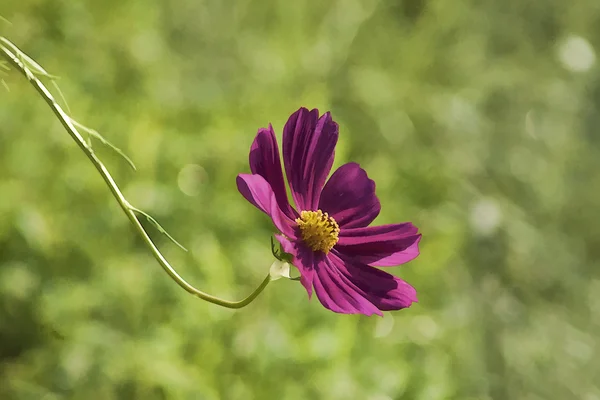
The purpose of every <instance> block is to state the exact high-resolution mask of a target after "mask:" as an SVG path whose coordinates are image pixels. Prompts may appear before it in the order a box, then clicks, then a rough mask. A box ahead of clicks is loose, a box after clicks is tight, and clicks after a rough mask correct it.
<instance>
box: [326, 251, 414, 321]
mask: <svg viewBox="0 0 600 400" xmlns="http://www.w3.org/2000/svg"><path fill="white" fill-rule="evenodd" d="M328 259H329V260H330V262H331V265H333V266H335V268H337V271H339V277H341V278H342V279H344V280H345V282H346V284H347V285H352V286H353V288H354V289H355V290H356V292H357V293H358V294H359V295H360V296H363V297H364V298H365V299H366V300H368V301H369V302H371V303H372V304H373V305H375V307H377V308H378V309H379V310H381V311H392V310H400V309H403V308H407V307H410V306H411V304H412V303H415V302H417V291H416V290H415V289H414V288H413V287H412V286H411V285H409V284H408V283H406V282H405V281H403V280H402V279H400V278H397V277H395V276H393V275H390V274H388V273H387V272H384V271H381V270H379V269H377V268H373V267H371V266H368V265H364V264H361V263H358V262H356V261H355V260H354V259H348V258H347V257H344V256H343V255H341V254H339V253H337V252H336V251H335V250H334V251H332V252H330V253H329V255H328ZM317 294H318V292H317Z"/></svg>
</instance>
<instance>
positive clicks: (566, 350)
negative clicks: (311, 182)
mask: <svg viewBox="0 0 600 400" xmlns="http://www.w3.org/2000/svg"><path fill="white" fill-rule="evenodd" d="M0 15H2V16H3V17H5V18H6V19H8V20H10V21H11V22H12V25H8V24H6V23H4V22H2V21H0V34H2V35H5V36H7V37H8V38H9V39H10V40H12V41H13V42H14V43H15V44H16V45H17V46H19V47H20V48H21V49H23V50H24V51H25V52H26V53H28V54H29V55H30V56H32V57H33V58H34V59H35V60H36V61H38V62H39V63H40V64H41V65H42V66H44V67H45V68H46V69H47V70H48V72H49V73H51V74H54V75H59V76H60V77H61V78H60V80H59V81H58V83H59V85H60V86H61V89H62V91H63V92H64V94H65V97H66V98H67V100H68V101H69V106H70V109H71V112H72V116H73V117H74V118H75V119H77V120H78V121H80V122H81V123H83V124H85V125H87V126H90V127H92V128H94V129H97V130H98V131H100V132H101V133H102V134H103V135H104V136H105V137H106V138H107V139H109V140H110V141H112V142H113V143H114V144H115V145H116V146H117V147H119V148H121V149H123V150H124V151H125V153H126V154H128V155H129V156H130V157H131V158H132V159H133V161H134V162H135V163H136V166H137V168H138V170H137V172H133V171H132V170H131V168H130V167H129V166H128V165H127V163H126V162H124V161H123V160H122V159H121V158H120V157H119V156H118V155H115V154H114V153H113V152H111V151H110V149H107V148H104V147H103V146H102V145H101V144H100V143H97V142H94V149H95V150H96V152H97V153H98V154H99V155H100V157H101V158H102V159H103V160H104V162H105V163H106V164H107V166H108V168H109V169H110V171H111V172H112V173H113V174H114V177H115V179H116V180H117V182H118V183H119V184H120V185H121V187H122V188H123V190H124V192H125V195H126V196H127V197H128V199H129V200H130V201H131V202H132V204H134V205H135V206H137V207H139V208H141V209H143V210H145V211H147V212H149V213H150V214H152V215H153V216H154V217H156V218H157V219H158V221H159V222H161V224H162V225H163V226H164V227H165V228H166V229H167V230H168V231H169V232H170V233H172V234H173V235H174V236H175V238H176V239H177V240H179V241H180V242H182V244H183V245H185V246H186V247H187V248H188V249H190V251H189V252H188V253H185V252H183V251H181V250H180V249H179V248H177V247H176V246H175V245H174V244H172V243H171V242H169V241H168V239H166V238H165V237H164V236H161V235H160V234H159V233H158V232H156V230H154V229H153V228H152V226H151V225H149V224H146V225H147V226H148V230H149V231H150V232H152V233H153V237H154V238H155V239H156V241H157V242H158V244H159V245H160V246H161V249H163V250H164V253H165V255H166V256H167V258H168V259H169V260H170V261H171V262H172V264H173V265H175V266H176V267H177V269H178V270H179V272H180V273H181V274H182V275H183V276H184V277H186V279H188V280H189V281H190V282H192V283H194V284H195V285H197V286H198V287H199V288H201V289H203V290H205V291H207V292H209V293H211V294H215V295H219V296H222V297H225V298H228V299H232V300H234V299H241V298H242V297H244V296H246V295H247V294H249V293H250V292H251V291H252V290H253V289H254V287H255V286H257V285H258V284H259V282H260V281H261V280H262V278H263V276H264V275H265V274H266V273H267V271H268V268H269V266H270V264H271V262H272V260H273V257H272V255H271V252H270V243H269V236H270V234H271V233H272V226H271V224H270V221H269V220H268V218H267V217H265V216H264V215H263V214H261V213H260V212H259V211H257V210H255V209H254V208H253V207H252V206H251V205H250V204H248V203H247V202H246V201H245V200H244V199H243V198H242V197H241V195H239V194H238V192H237V189H236V186H235V176H236V174H237V173H239V172H247V171H248V149H249V146H250V144H251V142H252V140H253V138H254V135H255V134H256V131H257V129H258V128H259V127H262V126H267V124H268V123H269V122H272V123H273V125H274V127H275V130H276V132H278V135H279V137H280V133H281V129H282V126H283V124H284V122H285V121H286V119H287V117H288V116H289V115H290V114H291V113H292V112H293V111H295V110H296V109H297V108H298V107H300V106H307V107H309V108H312V107H317V108H319V109H320V110H321V111H325V110H331V111H332V114H333V117H334V119H336V120H337V121H338V122H339V123H340V142H339V144H338V148H337V152H336V164H335V166H338V165H341V164H342V163H345V162H348V161H356V162H359V163H360V164H361V165H362V166H363V167H365V168H366V169H367V171H368V172H369V175H370V177H372V178H373V179H374V180H375V181H376V182H377V194H378V196H379V198H380V200H381V202H382V205H383V208H382V213H381V215H380V216H379V217H378V219H377V220H376V223H379V224H384V223H393V222H400V221H412V222H413V223H415V224H416V225H417V226H418V227H419V228H420V229H421V231H422V233H423V235H424V236H423V240H422V242H421V243H422V246H421V256H420V257H419V258H418V259H416V260H415V261H413V262H411V263H409V264H406V265H404V266H402V267H399V268H392V269H391V272H393V273H395V274H397V275H399V276H401V277H402V278H404V279H406V280H407V281H408V282H410V283H411V284H413V285H414V286H415V287H416V288H417V290H418V291H419V300H420V302H419V303H418V304H417V305H415V306H413V307H412V308H410V309H408V310H404V311H401V312H396V313H386V315H385V317H384V318H377V317H371V318H367V317H361V316H342V315H337V314H334V313H331V312H329V311H327V310H325V309H324V308H323V307H321V306H320V304H319V303H318V301H317V299H316V298H315V299H313V300H312V301H310V302H309V301H307V299H306V292H305V291H304V289H303V288H302V287H301V286H300V285H299V284H298V283H297V282H292V281H287V280H280V281H277V282H274V283H272V284H271V285H270V286H269V287H268V288H267V290H266V291H265V293H264V294H263V295H261V297H259V298H258V299H257V300H256V301H255V302H254V303H252V304H251V305H250V306H248V307H247V308H245V309H242V310H239V311H231V310H227V309H222V308H219V307H217V306H214V305H210V304H208V303H205V302H202V301H200V300H198V299H195V298H193V297H192V296H189V295H188V294H186V293H185V292H184V291H183V290H181V289H180V288H179V287H178V286H176V284H175V283H174V282H172V281H171V280H170V279H169V278H168V277H167V275H166V274H165V273H164V272H163V271H162V270H161V269H160V267H159V266H158V264H157V263H156V262H155V261H154V260H153V259H152V258H151V255H150V254H149V252H148V251H147V249H146V248H145V247H144V246H143V244H142V243H141V241H139V240H138V239H137V237H136V236H135V234H134V231H133V230H132V228H131V227H130V225H129V224H128V221H127V219H126V218H125V216H124V215H123V213H122V211H121V210H120V209H119V208H118V206H117V204H116V202H115V201H114V199H113V198H112V197H111V195H110V193H109V191H108V189H107V188H106V187H105V185H104V183H103V182H102V180H101V178H100V177H99V176H98V175H97V173H96V172H95V171H94V169H93V167H92V165H91V164H90V163H89V161H88V160H87V159H86V158H85V156H84V155H83V154H82V153H81V152H80V151H79V149H78V148H77V147H76V145H75V144H74V143H73V142H72V141H71V140H70V138H69V137H68V135H67V134H66V132H64V131H63V129H62V127H61V126H60V124H59V123H58V122H57V120H56V119H55V118H54V116H53V115H52V113H51V111H50V110H49V109H48V107H47V105H46V104H45V103H44V102H43V101H42V100H41V99H40V98H39V97H38V96H37V94H36V93H35V91H34V90H33V89H32V88H31V87H30V85H29V84H28V82H27V81H26V80H25V79H24V78H23V77H22V76H20V75H19V74H17V73H16V72H14V71H11V72H9V73H8V74H2V73H1V72H0V74H2V75H0V78H2V79H4V81H6V83H7V84H8V86H9V88H10V91H6V90H5V89H4V88H3V87H1V86H0V399H15V400H21V399H44V400H54V399H138V398H139V399H146V400H153V399H207V400H213V399H291V400H296V399H313V398H314V399H328V400H336V399H366V400H396V399H418V400H442V399H457V400H491V399H494V400H505V399H506V400H509V399H510V400H513V399H523V400H541V399H550V400H563V399H582V400H600V383H599V382H600V363H599V362H598V358H599V356H600V354H599V350H598V348H599V346H600V336H599V334H598V332H599V331H600V274H599V272H598V271H599V268H598V267H599V264H600V262H599V261H598V260H599V258H600V224H598V221H599V220H600V207H598V195H599V194H600V172H599V169H598V160H599V159H600V140H599V139H598V138H599V137H600V136H599V135H598V132H597V130H598V128H597V127H598V125H599V123H600V112H599V111H598V108H599V107H600V80H599V78H598V76H599V72H600V69H599V67H598V63H597V59H596V49H598V48H599V46H600V39H598V38H599V37H600V23H599V22H600V6H598V4H597V1H595V0H580V1H578V2H576V3H572V4H570V3H567V2H561V1H558V0H550V1H542V0H537V1H531V2H524V1H521V0H507V1H504V2H494V1H490V0H487V1H483V2H481V1H475V0H462V1H458V2H449V1H445V0H403V1H400V0H397V1H391V0H389V1H388V0H379V1H377V0H337V1H331V2H319V1H316V0H311V1H308V0H300V1H297V2H291V1H285V0H242V1H237V2H227V1H218V0H173V1H160V0H147V1H142V0H131V1H116V0H104V1H102V2H100V1H92V0H82V1H66V0H59V1H50V0H3V1H2V4H1V5H0ZM57 97H58V96H57Z"/></svg>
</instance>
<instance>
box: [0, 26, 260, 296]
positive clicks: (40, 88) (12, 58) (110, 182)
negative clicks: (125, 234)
mask: <svg viewBox="0 0 600 400" xmlns="http://www.w3.org/2000/svg"><path fill="white" fill-rule="evenodd" d="M5 44H6V45H8V47H10V48H12V49H14V51H15V52H16V51H19V52H20V50H18V49H17V47H16V46H15V45H14V44H12V43H11V42H10V41H8V40H7V39H5V38H3V37H1V36H0V52H1V54H2V55H3V56H4V57H5V58H6V59H7V60H8V62H9V63H10V64H11V65H13V66H14V67H15V68H16V69H18V70H19V71H20V72H21V73H22V74H23V75H25V77H26V78H27V79H28V80H29V82H30V83H31V84H32V85H33V87H34V88H35V90H36V91H37V92H38V93H39V94H40V96H42V98H43V99H44V101H46V103H47V104H48V106H49V107H50V108H51V109H52V111H53V112H54V114H55V115H56V117H57V118H58V119H59V120H60V123H61V124H62V126H63V127H64V128H65V129H66V131H67V132H68V133H69V135H70V136H71V138H72V139H73V140H74V141H75V142H76V143H77V145H78V146H79V148H80V149H81V150H82V151H83V152H84V153H85V155H86V156H87V157H88V159H89V160H90V161H91V162H92V164H94V167H95V168H96V170H97V171H98V173H99V174H100V175H101V176H102V179H104V182H105V183H106V185H107V186H108V188H109V189H110V191H111V193H112V194H113V196H114V198H115V199H116V200H117V202H118V203H119V205H120V206H121V209H122V210H123V211H124V212H125V215H126V216H127V218H128V219H129V221H130V222H131V223H132V224H133V226H134V227H135V230H136V231H137V233H138V234H139V236H140V237H141V238H142V240H143V241H144V243H145V244H146V246H148V248H149V249H150V252H151V253H152V255H153V256H154V258H156V261H158V263H159V264H160V266H161V267H162V268H163V269H164V270H165V272H166V273H167V274H168V275H169V276H170V277H171V279H173V280H174V281H175V282H176V283H177V284H178V285H179V286H181V287H182V288H183V289H184V290H185V291H186V292H188V293H190V294H192V295H194V296H196V297H199V298H201V299H202V300H206V301H208V302H210V303H213V304H217V305H219V306H222V307H227V308H242V307H245V306H247V305H248V304H250V303H251V302H252V301H253V300H254V299H255V298H256V297H257V296H258V295H259V294H260V293H261V292H262V291H263V290H264V288H265V287H266V286H267V285H268V284H269V282H270V281H271V277H270V275H267V277H266V278H265V279H264V280H263V282H262V283H261V284H260V286H258V288H256V290H254V292H252V293H251V294H250V295H249V296H248V297H246V298H245V299H243V300H240V301H228V300H223V299H220V298H218V297H215V296H212V295H210V294H208V293H205V292H203V291H201V290H199V289H196V288H195V287H194V286H192V285H190V284H189V283H188V282H187V281H186V280H185V279H183V278H182V277H181V276H180V275H179V274H178V273H177V271H175V269H174V268H173V267H172V266H171V265H170V264H169V262H168V261H167V260H166V258H165V257H164V256H163V255H162V253H161V252H160V250H159V249H158V248H157V247H156V245H155V244H154V242H153V241H152V239H150V236H149V235H148V233H147V232H146V230H145V229H144V227H143V226H142V224H141V223H140V221H139V220H138V219H137V217H136V215H135V212H136V211H137V209H136V208H135V207H133V206H132V205H131V204H129V202H128V201H127V199H125V196H123V193H121V190H120V189H119V186H118V185H117V184H116V182H115V181H114V179H113V177H112V176H111V174H110V173H109V172H108V170H107V169H106V167H105V166H104V164H103V163H102V161H100V159H99V158H98V157H97V156H96V154H95V153H94V152H93V150H92V148H91V147H90V145H89V144H88V143H87V142H86V141H85V139H83V137H82V136H81V134H80V133H79V131H78V130H77V127H76V126H75V124H74V123H73V122H72V119H71V118H70V117H69V116H68V115H67V113H65V112H64V111H63V109H62V107H61V106H60V105H59V104H58V103H57V102H56V101H55V100H54V97H53V96H52V94H51V93H50V91H48V89H47V88H46V87H45V86H44V84H43V83H42V82H41V81H40V80H39V79H38V78H37V77H36V76H35V74H34V73H33V72H32V71H31V70H30V69H29V68H28V67H27V65H25V63H24V62H23V61H22V60H21V58H20V57H19V56H18V55H17V54H15V53H13V51H11V50H10V49H9V48H8V47H6V46H5ZM21 53H22V52H21ZM22 54H23V55H24V53H22ZM27 59H29V57H27ZM36 65H37V64H36ZM40 68H41V67H40Z"/></svg>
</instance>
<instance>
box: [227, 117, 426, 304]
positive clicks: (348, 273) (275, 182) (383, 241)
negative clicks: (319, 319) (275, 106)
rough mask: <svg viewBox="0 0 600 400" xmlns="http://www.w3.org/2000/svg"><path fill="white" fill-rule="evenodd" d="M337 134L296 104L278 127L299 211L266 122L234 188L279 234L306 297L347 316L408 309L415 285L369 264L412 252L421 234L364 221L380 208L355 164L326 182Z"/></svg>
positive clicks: (397, 260)
mask: <svg viewBox="0 0 600 400" xmlns="http://www.w3.org/2000/svg"><path fill="white" fill-rule="evenodd" d="M337 140H338V124H337V123H336V122H335V121H333V120H332V119H331V115H330V114H329V112H327V113H325V114H324V115H322V116H321V117H319V110H317V109H314V110H311V111H308V110H307V109H306V108H301V109H299V110H298V111H296V112H295V113H294V114H292V116H291V117H290V118H289V120H288V121H287V123H286V124H285V127H284V129H283V163H284V165H285V171H286V176H287V180H288V183H289V186H290V189H291V192H292V197H293V198H294V202H295V203H296V206H297V209H294V208H293V207H292V206H291V205H290V202H289V201H288V197H287V194H286V187H285V182H284V180H283V172H282V170H281V163H280V158H279V148H278V146H277V140H276V139H275V132H274V131H273V127H272V126H271V125H269V128H268V129H266V128H262V129H260V130H259V131H258V134H257V135H256V138H255V139H254V142H253V143H252V146H251V147H250V170H251V171H252V174H240V175H238V177H237V186H238V190H239V191H240V193H241V194H242V195H243V196H244V197H245V198H246V200H248V201H249V202H250V203H252V204H253V205H254V206H255V207H257V208H258V209H260V210H261V211H263V212H264V213H266V214H267V215H269V217H271V219H272V220H273V223H274V224H275V226H276V227H277V229H278V230H279V231H280V232H281V234H279V235H276V238H277V240H278V241H279V242H280V243H281V246H282V248H283V250H284V251H285V252H286V253H289V254H291V255H292V256H293V264H294V265H295V266H296V267H297V268H298V270H299V271H300V275H301V277H300V281H301V283H302V285H303V286H304V287H305V288H306V290H307V292H308V296H309V298H310V297H311V295H312V292H313V289H314V291H315V292H316V293H317V297H318V298H319V301H320V302H321V304H323V306H325V307H326V308H328V309H330V310H332V311H335V312H338V313H345V314H357V313H360V314H366V315H372V314H378V315H382V313H381V312H382V311H389V310H399V309H402V308H406V307H410V305H411V304H412V303H413V302H416V301H417V297H416V291H415V289H414V288H413V287H412V286H410V285H409V284H408V283H406V282H404V281H403V280H401V279H399V278H396V277H395V276H393V275H390V274H388V273H387V272H384V271H382V270H379V269H377V268H374V267H375V266H377V267H389V266H394V265H399V264H403V263H405V262H408V261H410V260H412V259H413V258H415V257H417V256H418V255H419V247H418V244H419V240H420V239H421V235H420V234H418V233H417V231H418V230H417V228H416V227H415V226H414V225H412V224H411V223H410V222H405V223H401V224H391V225H383V226H369V224H370V223H371V222H373V220H374V219H375V217H377V215H378V214H379V211H380V209H381V206H380V204H379V200H378V199H377V196H376V195H375V182H373V181H372V180H371V179H369V177H368V176H367V173H366V172H365V171H364V170H363V169H362V168H360V166H359V165H358V164H356V163H348V164H345V165H342V166H341V167H340V168H338V169H337V170H336V171H335V172H334V173H333V175H331V177H330V178H329V180H327V176H328V175H329V172H330V171H331V166H332V164H333V158H334V150H335V145H336V143H337ZM326 181H327V182H326ZM296 210H298V211H296Z"/></svg>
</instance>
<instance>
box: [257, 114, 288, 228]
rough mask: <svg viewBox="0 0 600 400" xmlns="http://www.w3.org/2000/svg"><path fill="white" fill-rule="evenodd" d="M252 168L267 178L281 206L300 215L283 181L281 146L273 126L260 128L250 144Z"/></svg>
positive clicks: (286, 212)
mask: <svg viewBox="0 0 600 400" xmlns="http://www.w3.org/2000/svg"><path fill="white" fill-rule="evenodd" d="M250 170H251V171H252V173H253V174H258V175H260V176H262V177H263V178H265V180H266V181H267V182H268V183H269V185H271V189H273V192H274V193H275V198H276V199H277V203H278V204H279V208H281V209H282V210H283V212H284V213H285V214H286V215H287V216H288V217H290V218H291V219H295V218H296V217H298V215H297V213H296V212H295V211H294V209H293V208H292V206H291V205H290V202H289V201H288V197H287V193H286V191H285V183H284V181H283V171H282V170H281V161H280V160H279V147H278V146H277V139H276V138H275V132H274V131H273V126H271V124H269V128H261V129H259V130H258V133H257V134H256V137H255V138H254V142H252V146H250Z"/></svg>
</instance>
